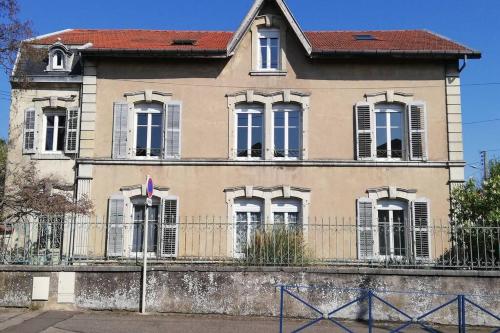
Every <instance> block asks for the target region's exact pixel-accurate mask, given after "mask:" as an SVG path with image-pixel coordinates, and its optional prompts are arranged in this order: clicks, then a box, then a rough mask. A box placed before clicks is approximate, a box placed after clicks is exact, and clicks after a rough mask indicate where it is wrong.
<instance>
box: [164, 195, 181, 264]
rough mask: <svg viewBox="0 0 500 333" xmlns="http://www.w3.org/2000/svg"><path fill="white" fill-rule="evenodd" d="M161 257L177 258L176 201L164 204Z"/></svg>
mask: <svg viewBox="0 0 500 333" xmlns="http://www.w3.org/2000/svg"><path fill="white" fill-rule="evenodd" d="M161 218H162V224H161V235H160V237H161V246H160V256H162V257H176V256H177V226H178V204H177V200H176V199H167V200H163V202H162V217H161Z"/></svg>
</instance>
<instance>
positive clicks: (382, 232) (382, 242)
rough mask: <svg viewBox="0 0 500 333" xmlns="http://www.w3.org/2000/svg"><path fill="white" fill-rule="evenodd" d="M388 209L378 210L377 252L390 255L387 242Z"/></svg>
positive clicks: (388, 234)
mask: <svg viewBox="0 0 500 333" xmlns="http://www.w3.org/2000/svg"><path fill="white" fill-rule="evenodd" d="M389 226H390V224H389V211H387V210H379V211H378V242H379V254H380V255H390V254H391V252H390V247H389V246H390V243H389V236H390V230H389Z"/></svg>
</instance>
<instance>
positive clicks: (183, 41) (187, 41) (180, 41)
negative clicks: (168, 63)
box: [172, 39, 196, 45]
mask: <svg viewBox="0 0 500 333" xmlns="http://www.w3.org/2000/svg"><path fill="white" fill-rule="evenodd" d="M194 44H196V40H195V39H174V40H173V41H172V45H194Z"/></svg>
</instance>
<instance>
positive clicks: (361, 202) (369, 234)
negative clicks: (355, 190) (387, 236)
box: [357, 198, 375, 259]
mask: <svg viewBox="0 0 500 333" xmlns="http://www.w3.org/2000/svg"><path fill="white" fill-rule="evenodd" d="M373 209H374V203H373V200H371V199H369V198H361V199H358V201H357V229H358V258H359V259H372V258H373V257H374V251H375V246H374V245H375V237H374V236H375V232H374V230H375V225H374V224H375V223H374V212H373Z"/></svg>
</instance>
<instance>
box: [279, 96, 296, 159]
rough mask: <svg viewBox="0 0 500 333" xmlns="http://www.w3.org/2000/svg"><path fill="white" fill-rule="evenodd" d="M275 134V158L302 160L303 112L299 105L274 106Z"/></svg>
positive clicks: (281, 104)
mask: <svg viewBox="0 0 500 333" xmlns="http://www.w3.org/2000/svg"><path fill="white" fill-rule="evenodd" d="M273 132H274V136H273V139H274V157H277V158H288V159H299V158H301V153H302V110H301V108H300V106H299V105H297V104H284V103H280V104H275V105H273Z"/></svg>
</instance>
